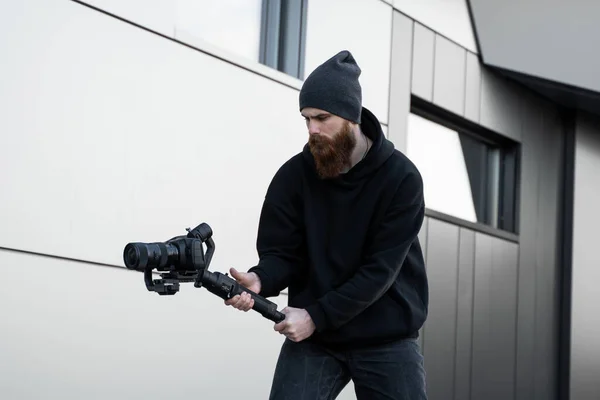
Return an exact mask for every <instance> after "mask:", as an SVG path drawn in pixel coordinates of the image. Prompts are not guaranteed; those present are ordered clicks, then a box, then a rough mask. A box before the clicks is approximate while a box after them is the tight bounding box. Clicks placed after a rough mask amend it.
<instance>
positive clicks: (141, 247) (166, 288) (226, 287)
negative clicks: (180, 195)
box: [123, 223, 285, 322]
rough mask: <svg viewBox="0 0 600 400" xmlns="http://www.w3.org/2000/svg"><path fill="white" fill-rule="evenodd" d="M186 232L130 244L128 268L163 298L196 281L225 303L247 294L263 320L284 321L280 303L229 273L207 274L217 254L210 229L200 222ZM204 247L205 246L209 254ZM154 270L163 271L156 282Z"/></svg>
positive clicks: (126, 255) (126, 257) (125, 258)
mask: <svg viewBox="0 0 600 400" xmlns="http://www.w3.org/2000/svg"><path fill="white" fill-rule="evenodd" d="M187 231H188V234H187V235H185V236H176V237H174V238H172V239H170V240H167V241H166V242H155V243H142V242H131V243H128V244H127V245H126V246H125V249H124V250H123V261H124V262H125V266H126V267H127V268H128V269H130V270H134V271H139V272H143V273H144V282H145V283H146V288H147V289H148V290H149V291H151V292H156V293H158V294H159V295H161V296H165V295H174V294H175V293H177V292H178V291H179V284H180V282H194V286H195V287H197V288H200V287H205V288H206V289H207V290H208V291H209V292H211V293H213V294H215V295H217V296H219V297H220V298H222V299H224V300H227V299H230V298H232V297H233V296H236V295H238V294H241V293H242V292H247V293H249V294H250V295H251V296H252V298H253V299H254V306H253V309H254V310H255V311H257V312H259V313H260V314H262V315H263V317H265V318H267V319H270V320H272V321H274V322H281V321H283V320H284V319H285V314H282V313H280V312H279V311H277V304H275V303H273V302H271V301H269V300H267V299H265V298H264V297H262V296H259V295H258V294H257V293H254V292H252V291H251V290H249V289H248V288H245V287H244V286H242V285H240V284H239V283H238V282H237V281H235V280H233V279H231V278H230V277H229V276H228V275H227V274H222V273H220V272H211V271H208V266H209V265H210V261H211V259H212V256H213V254H214V252H215V243H214V241H213V239H212V234H213V232H212V229H211V228H210V226H208V225H207V224H206V223H201V224H200V225H198V226H197V227H195V228H194V229H191V230H190V229H189V228H188V229H187ZM203 244H206V253H204V248H203ZM155 269H156V270H157V271H163V273H161V274H160V276H161V279H153V277H152V274H153V270H155Z"/></svg>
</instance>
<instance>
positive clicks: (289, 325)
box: [274, 307, 315, 342]
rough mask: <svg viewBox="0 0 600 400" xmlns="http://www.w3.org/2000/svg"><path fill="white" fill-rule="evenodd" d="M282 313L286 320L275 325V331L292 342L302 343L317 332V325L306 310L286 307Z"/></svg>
mask: <svg viewBox="0 0 600 400" xmlns="http://www.w3.org/2000/svg"><path fill="white" fill-rule="evenodd" d="M281 312H282V313H284V314H285V319H284V320H283V321H281V322H279V323H277V324H275V327H274V329H275V330H276V331H277V332H279V333H281V334H282V335H285V336H286V337H287V338H288V339H290V340H291V341H294V342H301V341H302V340H304V339H306V338H308V337H310V335H312V334H313V332H314V331H315V323H314V322H313V320H312V318H311V317H310V314H309V313H308V312H307V311H306V310H305V309H302V308H293V307H286V308H284V309H283V310H281Z"/></svg>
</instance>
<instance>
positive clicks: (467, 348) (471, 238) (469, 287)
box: [454, 228, 475, 400]
mask: <svg viewBox="0 0 600 400" xmlns="http://www.w3.org/2000/svg"><path fill="white" fill-rule="evenodd" d="M474 264H475V232H474V231H472V230H470V229H465V228H461V229H460V244H459V253H458V293H457V297H458V298H457V302H456V303H457V314H456V364H455V368H456V369H455V380H454V396H455V397H454V399H455V400H469V399H470V398H471V341H472V338H473V335H472V331H473V286H474V282H473V273H474Z"/></svg>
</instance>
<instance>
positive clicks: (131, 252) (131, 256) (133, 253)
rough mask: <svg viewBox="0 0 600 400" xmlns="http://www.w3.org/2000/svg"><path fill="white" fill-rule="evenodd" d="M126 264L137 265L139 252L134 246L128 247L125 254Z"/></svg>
mask: <svg viewBox="0 0 600 400" xmlns="http://www.w3.org/2000/svg"><path fill="white" fill-rule="evenodd" d="M126 259H127V261H126V264H127V265H128V266H131V267H134V268H135V267H137V265H138V264H139V262H140V253H139V250H138V249H137V248H136V247H135V246H131V247H129V249H128V250H127V255H126Z"/></svg>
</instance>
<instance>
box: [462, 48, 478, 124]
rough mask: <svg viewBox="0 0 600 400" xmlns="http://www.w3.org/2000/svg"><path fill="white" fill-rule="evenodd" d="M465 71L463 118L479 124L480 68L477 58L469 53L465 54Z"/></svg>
mask: <svg viewBox="0 0 600 400" xmlns="http://www.w3.org/2000/svg"><path fill="white" fill-rule="evenodd" d="M466 70H467V71H466V78H465V110H464V116H465V118H467V119H470V120H471V121H474V122H479V109H480V107H481V100H480V98H481V66H480V65H479V59H478V58H477V56H476V55H475V54H473V53H471V52H467V54H466Z"/></svg>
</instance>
